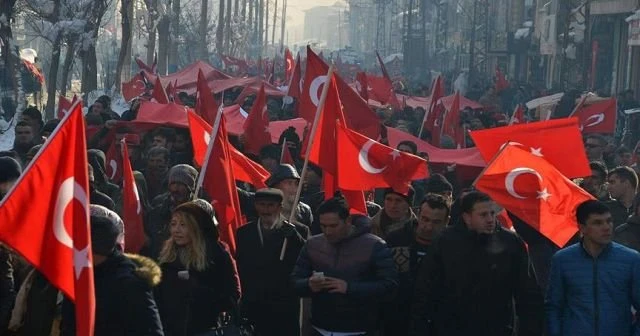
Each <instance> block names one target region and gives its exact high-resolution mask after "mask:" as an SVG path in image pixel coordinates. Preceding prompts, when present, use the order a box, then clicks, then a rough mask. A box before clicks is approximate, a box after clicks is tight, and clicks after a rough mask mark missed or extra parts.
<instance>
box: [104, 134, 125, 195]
mask: <svg viewBox="0 0 640 336" xmlns="http://www.w3.org/2000/svg"><path fill="white" fill-rule="evenodd" d="M122 158H123V156H122V152H121V151H119V150H118V148H117V146H116V141H115V139H114V140H113V141H111V142H110V144H109V149H107V152H106V153H105V161H106V162H105V163H106V164H107V166H106V167H105V170H106V173H107V177H108V178H109V180H110V181H111V182H113V183H116V184H120V182H122Z"/></svg>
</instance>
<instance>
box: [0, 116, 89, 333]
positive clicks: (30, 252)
mask: <svg viewBox="0 0 640 336" xmlns="http://www.w3.org/2000/svg"><path fill="white" fill-rule="evenodd" d="M84 128H85V126H84V119H83V117H82V105H81V104H80V103H77V104H76V105H75V106H74V107H73V108H72V110H71V111H70V113H69V114H67V115H66V116H65V117H64V119H62V121H61V122H60V124H59V125H58V127H57V128H56V130H55V131H54V132H53V133H52V134H51V136H50V137H49V138H48V139H47V141H46V142H45V144H44V145H43V147H42V149H41V150H40V152H39V153H38V154H36V156H35V157H34V159H33V161H32V162H31V164H30V165H29V166H27V168H26V169H25V171H24V173H23V174H22V176H21V177H20V179H19V180H18V181H17V182H16V184H15V185H14V186H13V188H12V189H11V190H10V191H9V193H8V194H7V195H6V196H5V198H4V199H3V200H2V201H0V241H1V242H3V243H4V244H6V245H7V246H9V247H10V248H11V249H12V250H14V251H16V252H17V253H19V254H20V255H22V257H24V259H25V260H27V262H29V264H31V265H33V266H34V267H35V268H36V269H37V270H38V271H39V272H40V273H42V274H43V275H44V276H45V278H47V280H48V281H49V282H50V283H51V284H52V285H53V286H55V287H56V288H58V289H60V291H61V292H62V293H64V294H65V296H66V297H67V298H69V299H70V300H71V301H72V302H74V303H75V308H76V309H75V312H76V335H78V336H93V323H94V319H95V297H94V285H93V270H92V269H91V268H92V264H93V262H92V254H91V229H90V224H89V179H88V169H87V165H88V163H87V162H88V161H87V144H86V138H85V129H84ZM61 158H64V159H63V160H61Z"/></svg>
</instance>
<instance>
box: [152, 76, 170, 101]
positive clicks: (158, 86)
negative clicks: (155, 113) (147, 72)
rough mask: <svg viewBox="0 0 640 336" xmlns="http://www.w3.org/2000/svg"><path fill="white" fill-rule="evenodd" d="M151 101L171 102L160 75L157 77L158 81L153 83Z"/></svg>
mask: <svg viewBox="0 0 640 336" xmlns="http://www.w3.org/2000/svg"><path fill="white" fill-rule="evenodd" d="M151 101H155V102H156V103H160V104H169V96H168V95H167V91H165V89H164V86H162V83H161V82H160V76H158V77H156V82H155V84H154V85H153V91H152V92H151Z"/></svg>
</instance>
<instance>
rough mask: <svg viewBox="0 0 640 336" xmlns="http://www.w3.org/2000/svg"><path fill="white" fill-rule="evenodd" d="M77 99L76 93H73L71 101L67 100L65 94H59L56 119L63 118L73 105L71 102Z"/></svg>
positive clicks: (73, 102)
mask: <svg viewBox="0 0 640 336" xmlns="http://www.w3.org/2000/svg"><path fill="white" fill-rule="evenodd" d="M77 101H78V96H76V95H73V99H71V101H69V99H67V98H66V97H65V96H60V98H58V113H57V115H58V119H62V118H64V116H65V115H66V114H67V113H69V111H70V110H71V107H73V104H75V103H76V102H77Z"/></svg>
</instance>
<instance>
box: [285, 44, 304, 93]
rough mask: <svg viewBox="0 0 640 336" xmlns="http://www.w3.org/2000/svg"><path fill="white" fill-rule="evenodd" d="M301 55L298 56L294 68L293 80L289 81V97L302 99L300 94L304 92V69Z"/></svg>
mask: <svg viewBox="0 0 640 336" xmlns="http://www.w3.org/2000/svg"><path fill="white" fill-rule="evenodd" d="M300 66H301V64H300V54H298V55H297V56H296V64H295V66H294V67H293V74H292V75H291V80H289V82H288V83H289V90H288V92H287V96H289V97H293V98H297V99H300V92H301V91H302V69H301V68H300Z"/></svg>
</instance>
